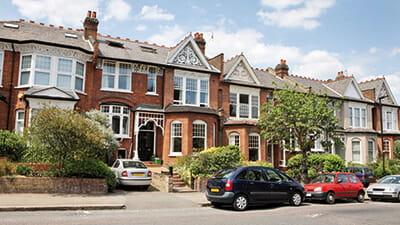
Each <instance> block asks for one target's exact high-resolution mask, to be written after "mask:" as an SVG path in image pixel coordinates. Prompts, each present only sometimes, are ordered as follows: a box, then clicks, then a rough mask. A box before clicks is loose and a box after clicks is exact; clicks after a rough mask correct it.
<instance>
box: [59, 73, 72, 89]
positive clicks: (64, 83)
mask: <svg viewBox="0 0 400 225" xmlns="http://www.w3.org/2000/svg"><path fill="white" fill-rule="evenodd" d="M57 87H60V88H71V76H70V75H64V74H58V76H57Z"/></svg>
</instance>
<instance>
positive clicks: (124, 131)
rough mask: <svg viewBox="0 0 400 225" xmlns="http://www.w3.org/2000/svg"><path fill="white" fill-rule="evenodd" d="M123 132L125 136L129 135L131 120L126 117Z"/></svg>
mask: <svg viewBox="0 0 400 225" xmlns="http://www.w3.org/2000/svg"><path fill="white" fill-rule="evenodd" d="M122 131H123V134H128V133H129V132H128V131H129V118H128V117H126V116H124V119H123V123H122Z"/></svg>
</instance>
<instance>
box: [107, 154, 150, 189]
mask: <svg viewBox="0 0 400 225" xmlns="http://www.w3.org/2000/svg"><path fill="white" fill-rule="evenodd" d="M111 170H112V171H113V172H114V173H115V177H116V179H117V184H119V185H126V186H142V187H143V188H145V189H147V188H148V187H149V186H150V184H151V171H150V170H149V169H147V167H146V165H144V163H143V162H141V161H137V160H133V159H117V160H115V162H114V164H113V165H112V166H111Z"/></svg>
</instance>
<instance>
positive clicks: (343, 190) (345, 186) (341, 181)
mask: <svg viewBox="0 0 400 225" xmlns="http://www.w3.org/2000/svg"><path fill="white" fill-rule="evenodd" d="M350 186H351V184H350V182H349V179H348V178H347V175H346V174H344V173H340V174H338V176H337V179H336V187H337V191H336V196H337V197H342V198H343V197H349V196H351V187H350Z"/></svg>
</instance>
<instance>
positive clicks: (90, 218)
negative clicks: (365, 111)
mask: <svg viewBox="0 0 400 225" xmlns="http://www.w3.org/2000/svg"><path fill="white" fill-rule="evenodd" d="M181 201H183V200H182V199H179V198H176V199H174V200H173V201H172V200H168V201H167V200H166V199H162V200H161V201H160V202H159V204H158V205H159V206H158V205H157V203H156V202H153V204H155V205H153V206H152V207H151V209H149V208H147V207H145V208H143V209H138V208H139V207H138V206H140V205H141V203H140V202H137V203H130V204H137V207H134V209H129V207H128V209H125V210H105V211H103V210H101V211H40V212H1V213H0V224H1V225H14V224H18V225H21V224H40V225H45V224H52V225H53V224H56V225H64V224H174V225H175V224H176V225H181V224H182V225H183V224H185V225H187V224H199V225H206V224H207V225H208V224H218V225H224V224H226V225H236V224H263V225H265V224H274V225H277V224H291V225H293V224H299V225H303V224H304V225H314V224H316V225H317V224H318V225H319V224H324V225H331V224H335V225H336V224H346V225H347V224H363V225H364V224H379V225H383V224H384V225H390V224H399V220H398V213H399V212H400V203H398V202H370V201H367V202H365V203H356V202H339V203H337V204H335V205H328V204H318V203H304V204H303V205H302V206H300V207H292V206H289V205H286V204H284V205H282V204H279V205H268V206H260V207H252V208H250V209H249V210H247V211H245V212H236V211H233V210H231V209H230V208H221V209H219V208H213V207H211V206H209V207H200V206H198V205H191V204H185V203H184V202H181ZM144 205H146V204H144ZM168 205H170V206H169V207H168ZM131 208H132V207H131Z"/></svg>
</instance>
